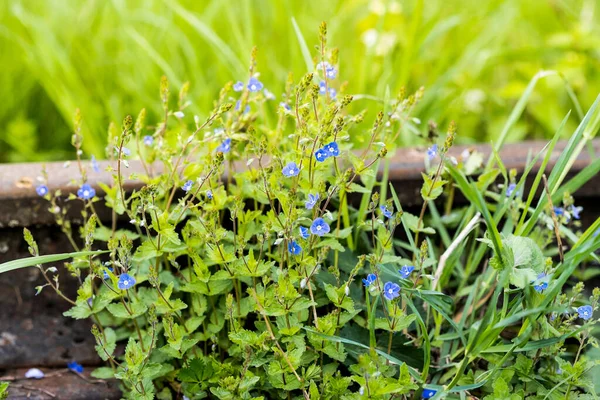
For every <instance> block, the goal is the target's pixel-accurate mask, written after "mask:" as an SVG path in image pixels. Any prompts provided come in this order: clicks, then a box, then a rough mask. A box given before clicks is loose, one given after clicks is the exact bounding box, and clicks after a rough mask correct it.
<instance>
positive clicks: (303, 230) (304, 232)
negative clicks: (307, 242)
mask: <svg viewBox="0 0 600 400" xmlns="http://www.w3.org/2000/svg"><path fill="white" fill-rule="evenodd" d="M309 236H310V232H309V231H308V228H306V227H304V226H301V227H300V237H301V238H302V239H308V237H309Z"/></svg>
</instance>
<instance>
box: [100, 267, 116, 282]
mask: <svg viewBox="0 0 600 400" xmlns="http://www.w3.org/2000/svg"><path fill="white" fill-rule="evenodd" d="M107 269H108V270H109V271H110V272H114V270H113V269H112V268H111V267H108V268H107ZM102 272H103V275H104V276H103V277H102V278H103V279H104V280H107V279H109V278H110V275H108V273H107V272H106V271H102Z"/></svg>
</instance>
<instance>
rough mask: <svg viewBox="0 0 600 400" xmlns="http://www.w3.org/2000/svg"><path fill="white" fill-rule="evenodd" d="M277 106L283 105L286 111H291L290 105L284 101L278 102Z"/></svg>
mask: <svg viewBox="0 0 600 400" xmlns="http://www.w3.org/2000/svg"><path fill="white" fill-rule="evenodd" d="M279 107H283V108H284V109H285V110H286V111H292V107H290V105H289V104H288V103H286V102H285V101H282V102H281V103H279Z"/></svg>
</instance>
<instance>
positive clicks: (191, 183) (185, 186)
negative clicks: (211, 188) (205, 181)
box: [181, 181, 194, 192]
mask: <svg viewBox="0 0 600 400" xmlns="http://www.w3.org/2000/svg"><path fill="white" fill-rule="evenodd" d="M192 186H194V181H186V182H185V183H184V184H183V186H182V187H181V188H182V189H183V191H184V192H189V191H190V189H191V188H192Z"/></svg>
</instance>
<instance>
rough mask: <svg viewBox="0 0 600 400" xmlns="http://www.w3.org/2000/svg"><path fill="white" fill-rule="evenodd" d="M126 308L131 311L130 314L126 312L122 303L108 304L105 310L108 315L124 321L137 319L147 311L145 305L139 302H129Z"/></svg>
mask: <svg viewBox="0 0 600 400" xmlns="http://www.w3.org/2000/svg"><path fill="white" fill-rule="evenodd" d="M128 307H129V310H130V311H131V314H130V313H129V311H127V308H125V306H124V305H123V303H113V304H109V305H108V306H107V307H106V308H108V311H110V313H111V314H112V315H114V316H115V317H117V318H125V319H133V318H137V317H139V316H140V315H142V314H144V313H145V312H146V311H148V307H146V305H145V304H144V303H142V302H141V301H132V302H129V304H128Z"/></svg>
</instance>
